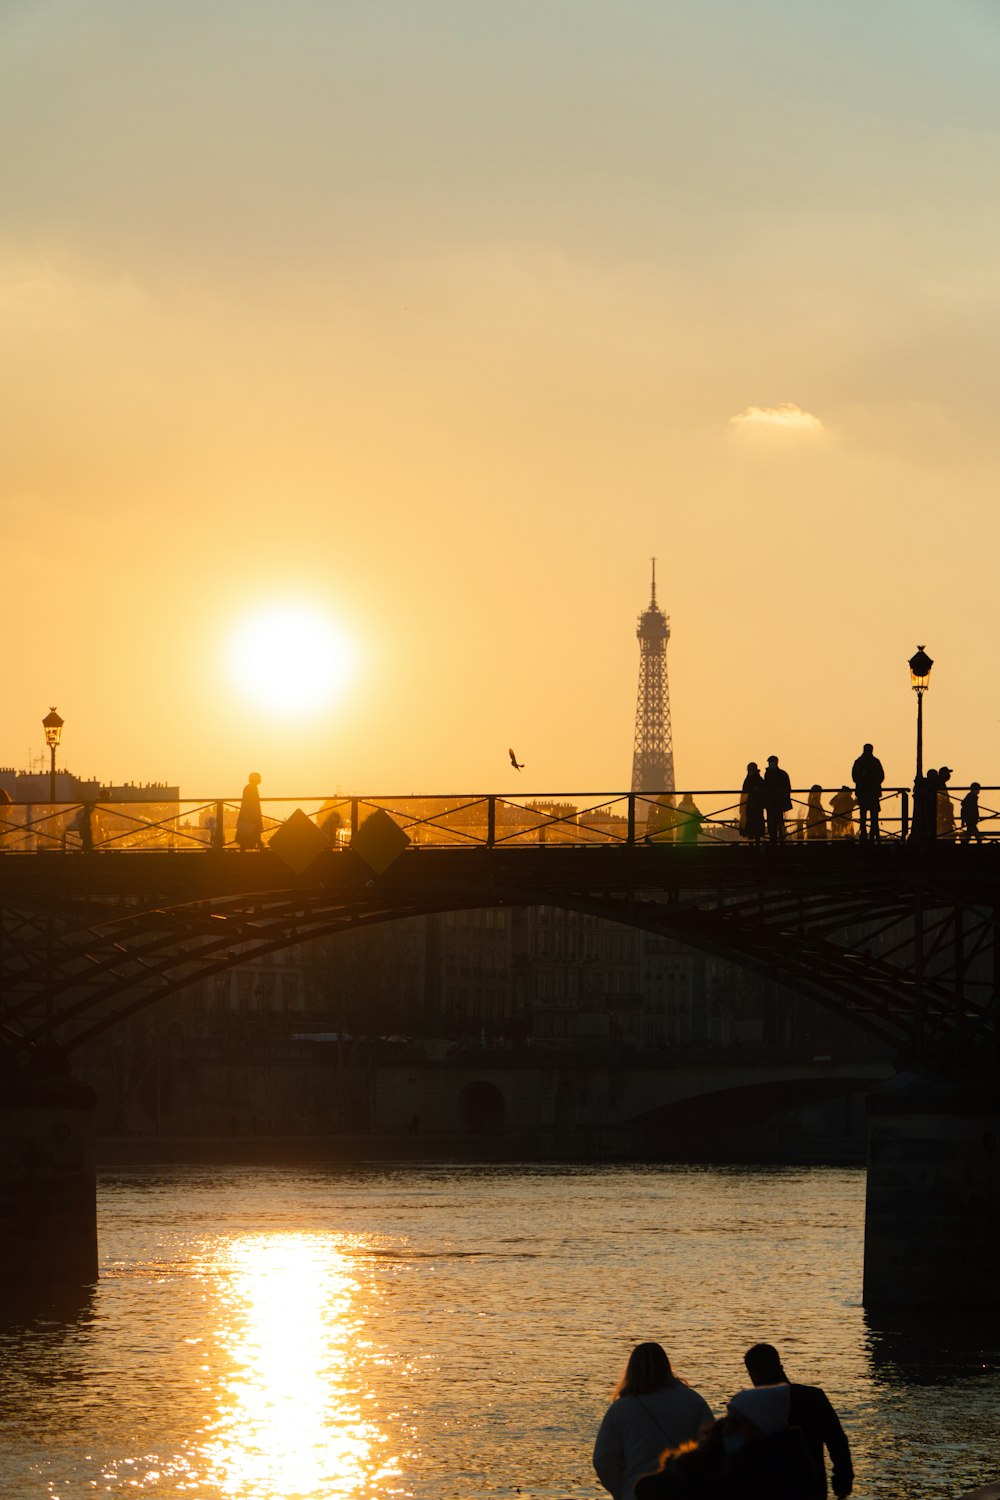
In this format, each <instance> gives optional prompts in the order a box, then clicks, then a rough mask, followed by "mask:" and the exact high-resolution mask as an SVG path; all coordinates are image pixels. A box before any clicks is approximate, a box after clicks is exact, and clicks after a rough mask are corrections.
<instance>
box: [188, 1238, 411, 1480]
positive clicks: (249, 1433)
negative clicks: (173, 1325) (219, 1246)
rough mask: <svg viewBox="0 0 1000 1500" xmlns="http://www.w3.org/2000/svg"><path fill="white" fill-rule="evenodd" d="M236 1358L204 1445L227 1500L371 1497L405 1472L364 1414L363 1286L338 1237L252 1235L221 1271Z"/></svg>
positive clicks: (233, 1247)
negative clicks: (378, 1485)
mask: <svg viewBox="0 0 1000 1500" xmlns="http://www.w3.org/2000/svg"><path fill="white" fill-rule="evenodd" d="M213 1269H214V1274H215V1277H216V1278H217V1282H216V1284H217V1288H218V1292H219V1306H218V1325H217V1334H216V1337H217V1341H218V1348H219V1351H220V1353H221V1354H222V1355H223V1356H224V1365H223V1369H222V1371H221V1372H220V1373H221V1380H220V1381H219V1384H218V1388H217V1404H216V1409H215V1412H214V1415H213V1416H212V1418H210V1421H209V1425H208V1431H207V1433H206V1437H207V1441H206V1442H205V1444H204V1446H203V1450H202V1451H203V1455H204V1459H205V1463H206V1466H207V1468H208V1470H209V1472H210V1473H211V1475H212V1480H213V1482H214V1484H215V1485H216V1486H217V1487H218V1492H219V1493H220V1494H221V1495H225V1496H231V1497H233V1500H237V1497H238V1500H250V1497H258V1496H259V1497H264V1496H267V1497H271V1496H272V1495H276V1494H278V1495H282V1496H296V1497H301V1500H323V1497H326V1496H332V1495H358V1494H361V1493H365V1492H366V1491H367V1490H368V1488H369V1487H370V1486H371V1485H372V1484H373V1483H374V1482H375V1481H377V1480H384V1479H386V1478H388V1477H389V1476H391V1474H392V1473H394V1472H395V1470H394V1467H393V1464H392V1462H391V1460H390V1459H389V1457H388V1455H387V1453H386V1451H385V1449H386V1437H385V1435H384V1434H382V1433H381V1432H380V1430H379V1428H378V1426H377V1425H376V1424H375V1423H374V1422H372V1421H371V1420H370V1419H368V1418H367V1417H364V1416H362V1414H361V1406H362V1401H363V1398H364V1394H365V1392H364V1389H363V1377H362V1375H361V1372H360V1370H359V1369H358V1361H357V1359H356V1356H357V1354H358V1352H359V1351H362V1350H363V1349H364V1344H363V1343H362V1342H360V1341H359V1339H358V1330H359V1328H360V1326H361V1322H362V1319H361V1315H360V1313H361V1310H360V1308H359V1305H358V1304H359V1290H360V1289H359V1285H358V1280H357V1276H356V1274H355V1273H354V1269H353V1266H352V1263H351V1261H350V1259H349V1258H348V1257H347V1256H346V1255H345V1254H344V1253H343V1251H342V1250H340V1249H338V1248H337V1246H336V1245H334V1244H333V1243H332V1242H331V1241H330V1240H329V1239H328V1238H326V1237H323V1236H316V1235H308V1234H295V1233H286V1234H272V1235H260V1236H252V1237H248V1238H246V1239H241V1240H238V1241H234V1242H231V1243H230V1244H229V1245H228V1246H227V1247H226V1251H225V1253H224V1255H223V1256H222V1257H221V1258H220V1260H219V1261H218V1262H217V1264H216V1266H215V1267H214V1268H213Z"/></svg>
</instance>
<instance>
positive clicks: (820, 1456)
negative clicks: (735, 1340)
mask: <svg viewBox="0 0 1000 1500" xmlns="http://www.w3.org/2000/svg"><path fill="white" fill-rule="evenodd" d="M743 1363H744V1364H745V1365H746V1367H747V1374H748V1375H749V1376H750V1379H751V1380H752V1381H753V1383H754V1386H755V1387H759V1388H761V1389H768V1390H770V1389H772V1388H773V1385H774V1383H775V1382H776V1381H785V1382H787V1383H788V1391H789V1417H788V1419H789V1421H790V1422H791V1423H792V1425H793V1426H795V1427H799V1428H801V1430H802V1436H803V1437H804V1439H805V1444H806V1450H807V1452H808V1454H809V1458H810V1461H811V1463H812V1466H813V1469H814V1471H815V1475H816V1486H815V1489H814V1491H813V1496H814V1500H824V1497H825V1495H826V1493H827V1480H826V1454H825V1453H824V1449H825V1450H826V1453H829V1455H830V1464H831V1467H832V1475H831V1482H832V1488H833V1493H834V1494H835V1495H836V1496H837V1497H838V1500H843V1497H844V1496H846V1495H849V1494H850V1493H851V1490H852V1489H853V1488H854V1466H853V1464H852V1463H851V1449H850V1445H849V1443H848V1441H847V1437H846V1434H845V1432H844V1429H843V1427H842V1426H841V1425H840V1418H839V1417H838V1416H837V1413H836V1412H835V1411H834V1409H833V1407H832V1406H831V1405H830V1401H829V1398H828V1397H827V1395H826V1392H825V1391H821V1390H820V1388H819V1386H817V1385H798V1384H796V1383H795V1382H792V1381H789V1380H788V1376H787V1375H786V1374H785V1371H784V1368H783V1366H782V1363H781V1356H780V1355H779V1353H778V1351H777V1349H775V1347H774V1345H773V1344H754V1345H753V1347H752V1348H750V1349H748V1350H747V1352H746V1354H744V1356H743Z"/></svg>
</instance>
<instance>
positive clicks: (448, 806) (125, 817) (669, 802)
mask: <svg viewBox="0 0 1000 1500" xmlns="http://www.w3.org/2000/svg"><path fill="white" fill-rule="evenodd" d="M843 790H844V789H843V788H830V787H828V788H817V787H811V788H799V789H796V790H795V791H793V793H792V808H791V810H790V811H789V812H788V813H787V814H786V817H785V831H786V838H787V839H788V840H789V841H790V842H792V843H799V842H801V843H804V844H807V845H811V846H815V845H817V844H826V843H830V842H834V843H836V842H845V841H849V840H851V839H856V838H857V837H858V833H859V824H858V813H857V810H856V809H855V808H853V807H851V808H847V809H846V811H845V810H842V811H840V812H839V813H838V812H837V811H836V810H835V808H831V802H834V799H835V798H837V797H838V796H839V795H840V794H841V793H842V792H843ZM966 790H967V789H966V788H964V787H956V788H948V791H947V794H939V798H938V803H937V807H936V813H937V819H936V823H937V836H938V838H939V839H943V840H945V841H948V840H951V841H954V839H955V838H956V837H958V836H959V833H960V818H959V807H960V803H961V799H962V795H963V794H964V792H965V791H966ZM991 801H992V803H997V804H998V806H993V805H991ZM835 806H836V804H835ZM845 806H846V804H843V803H841V807H842V808H844V807H845ZM980 806H981V809H982V816H983V820H984V824H985V826H984V828H983V834H984V836H985V837H986V838H988V839H992V840H996V839H997V838H998V837H1000V788H998V787H984V788H983V789H982V790H981V792H980ZM296 809H299V810H301V811H302V812H303V813H304V814H305V815H306V816H307V817H308V818H309V819H310V820H311V821H312V822H313V823H314V824H315V826H316V827H317V828H318V829H320V830H321V831H322V833H323V835H324V837H325V839H326V840H327V842H328V843H329V845H330V847H331V848H333V849H340V848H346V847H349V845H350V843H351V839H352V837H353V835H354V834H356V833H357V831H358V829H359V828H360V827H361V826H362V825H363V824H364V823H365V821H366V820H367V819H368V818H369V817H371V816H372V814H373V813H375V812H377V811H382V812H385V813H387V814H388V815H389V816H390V817H391V818H392V819H393V821H394V822H395V823H396V824H397V825H398V826H399V827H400V828H402V830H403V831H404V832H405V833H406V835H407V837H408V838H409V839H410V842H411V844H413V845H415V846H416V847H417V848H424V847H426V848H453V849H463V848H464V849H468V848H477V847H486V848H491V849H503V848H517V847H521V846H525V845H540V844H542V845H552V846H563V847H565V846H570V845H572V846H575V847H580V846H595V847H596V846H622V845H624V846H628V847H631V846H634V845H637V844H646V845H652V846H660V847H666V846H670V845H689V844H697V845H699V846H702V847H704V846H710V845H718V846H725V845H734V844H740V843H742V842H743V840H742V838H741V826H742V822H743V808H742V805H741V795H740V793H739V792H738V791H732V790H721V791H720V790H712V789H707V790H700V791H698V790H696V791H693V792H674V793H672V794H667V793H662V794H659V795H656V794H652V793H639V792H613V793H580V792H575V793H562V792H560V793H556V794H539V795H535V796H526V797H523V798H514V797H506V796H497V795H492V794H485V795H474V794H470V795H442V796H427V797H415V796H396V797H393V796H389V797H383V796H378V797H367V796H340V795H337V796H334V797H327V798H322V797H314V798H306V799H294V798H268V799H264V800H263V801H262V813H263V822H264V831H263V842H264V844H265V845H266V844H267V842H268V840H269V838H270V836H271V835H272V834H273V833H274V832H275V831H276V830H277V829H278V828H280V827H281V826H282V824H283V823H284V822H285V821H286V819H287V818H288V817H289V816H290V814H291V813H292V812H293V811H295V810H296ZM238 814H239V801H238V799H236V798H218V799H208V800H205V799H201V800H199V799H184V800H179V801H176V802H174V801H170V802H163V801H159V802H141V801H115V802H112V801H109V802H101V801H94V802H82V803H81V802H75V803H13V804H7V805H5V806H0V853H13V854H29V853H30V854H37V853H91V852H93V853H106V854H118V853H135V852H149V851H159V852H164V853H171V852H174V853H176V852H180V851H184V850H187V851H196V852H197V851H201V852H204V853H208V852H210V851H212V850H215V851H221V850H230V849H236V848H237V847H238V845H237V843H236V823H237V817H238ZM910 816H911V796H910V792H909V790H908V789H907V788H905V787H886V788H885V789H884V790H883V796H882V804H881V808H880V816H879V823H880V831H881V837H882V838H883V840H884V841H886V842H892V841H898V840H900V839H905V838H906V837H907V835H908V833H909V831H910ZM991 820H992V821H991Z"/></svg>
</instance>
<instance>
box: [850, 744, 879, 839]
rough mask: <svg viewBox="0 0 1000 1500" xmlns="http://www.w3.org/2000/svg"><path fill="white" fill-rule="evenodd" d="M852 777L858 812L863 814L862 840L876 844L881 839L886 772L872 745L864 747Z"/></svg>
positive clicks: (853, 768) (852, 771)
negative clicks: (880, 805)
mask: <svg viewBox="0 0 1000 1500" xmlns="http://www.w3.org/2000/svg"><path fill="white" fill-rule="evenodd" d="M851 776H852V777H853V779H854V790H855V793H856V795H857V799H858V812H859V813H860V814H861V840H862V843H863V842H864V841H865V840H866V839H869V838H870V839H872V840H873V841H874V842H875V843H877V842H878V841H879V839H880V838H881V834H880V833H879V828H878V809H879V803H880V802H881V801H882V783H883V781H884V780H885V772H884V771H883V769H882V762H881V761H880V760H879V759H878V757H877V756H876V754H875V751H874V750H873V749H872V747H871V745H864V746H862V749H861V754H860V755H859V756H858V758H857V760H856V761H855V762H854V765H853V766H852V767H851Z"/></svg>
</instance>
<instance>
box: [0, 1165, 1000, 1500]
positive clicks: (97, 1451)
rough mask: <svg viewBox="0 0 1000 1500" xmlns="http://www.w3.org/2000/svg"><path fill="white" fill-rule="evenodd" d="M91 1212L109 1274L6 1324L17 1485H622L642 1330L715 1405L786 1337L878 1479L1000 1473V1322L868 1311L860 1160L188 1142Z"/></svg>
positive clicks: (121, 1490)
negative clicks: (445, 1152) (625, 1414)
mask: <svg viewBox="0 0 1000 1500" xmlns="http://www.w3.org/2000/svg"><path fill="white" fill-rule="evenodd" d="M98 1212H99V1225H100V1235H101V1279H100V1282H99V1284H98V1286H97V1287H96V1288H95V1289H94V1290H93V1291H91V1292H89V1293H87V1294H86V1295H83V1296H81V1297H80V1298H78V1299H75V1300H74V1302H73V1304H72V1305H70V1306H59V1307H50V1306H40V1307H38V1308H36V1309H34V1310H33V1311H31V1310H27V1309H23V1310H21V1311H20V1312H18V1313H12V1312H10V1311H8V1312H7V1313H6V1314H5V1321H4V1322H3V1323H2V1324H0V1422H2V1431H0V1495H2V1496H4V1497H5V1500H22V1497H24V1500H34V1497H36V1496H48V1497H52V1500H76V1497H82V1496H93V1495H95V1494H96V1495H118V1494H122V1495H125V1494H128V1495H139V1496H185V1497H188V1500H293V1497H294V1500H330V1497H335V1496H350V1497H368V1496H372V1497H374V1496H387V1497H400V1500H402V1497H414V1500H475V1497H478V1496H511V1497H513V1496H515V1495H520V1496H521V1497H524V1500H532V1497H534V1500H542V1497H546V1500H549V1497H552V1500H558V1497H573V1500H577V1497H581V1496H588V1497H594V1496H597V1495H603V1494H604V1492H603V1491H602V1490H600V1489H599V1486H598V1485H597V1482H596V1479H595V1478H594V1475H593V1471H592V1469H591V1467H590V1451H591V1445H592V1442H593V1436H594V1431H595V1428H596V1426H597V1423H598V1421H599V1419H600V1417H601V1415H602V1413H603V1411H604V1409H605V1406H606V1405H607V1400H608V1395H609V1391H610V1387H611V1385H612V1384H613V1382H614V1380H615V1378H616V1377H617V1375H618V1373H619V1372H620V1369H621V1366H622V1364H623V1362H624V1359H625V1356H626V1355H627V1353H628V1351H629V1349H630V1348H631V1346H632V1345H633V1344H634V1343H636V1342H638V1341H639V1340H641V1339H647V1338H654V1339H657V1340H659V1341H660V1342H662V1343H663V1344H664V1345H665V1347H666V1348H667V1350H668V1351H669V1353H670V1354H671V1356H672V1358H673V1361H674V1365H675V1368H676V1369H677V1371H678V1372H679V1373H680V1374H681V1375H683V1376H684V1377H685V1378H686V1379H687V1380H688V1381H689V1382H690V1383H691V1384H692V1385H694V1386H695V1387H696V1388H697V1389H698V1390H700V1391H701V1392H702V1394H703V1395H704V1396H705V1397H706V1399H707V1400H708V1402H709V1403H710V1405H711V1406H712V1407H713V1409H715V1410H716V1411H721V1409H722V1407H723V1404H724V1402H725V1400H726V1398H727V1397H728V1396H730V1395H731V1394H732V1393H733V1392H734V1391H735V1390H737V1389H738V1388H739V1387H740V1386H742V1385H745V1384H746V1383H747V1382H746V1377H745V1374H744V1371H743V1366H742V1361H741V1355H742V1352H743V1350H744V1349H745V1348H746V1347H747V1346H748V1345H749V1344H751V1343H754V1342H757V1341H758V1340H767V1341H768V1342H771V1343H775V1344H777V1345H778V1347H779V1348H780V1350H781V1352H782V1354H783V1356H784V1358H785V1364H786V1367H787V1368H788V1370H789V1373H790V1375H791V1376H792V1378H798V1379H801V1380H804V1381H806V1382H813V1383H816V1384H821V1385H823V1386H824V1387H825V1388H826V1390H827V1392H828V1394H829V1395H830V1396H831V1398H832V1399H833V1401H834V1404H835V1405H836V1407H837V1408H838V1410H839V1412H840V1414H841V1418H842V1420H843V1422H844V1425H845V1427H846V1428H847V1430H848V1434H849V1437H850V1439H851V1442H852V1447H853V1451H854V1457H855V1466H856V1469H857V1483H856V1491H855V1492H856V1494H857V1495H858V1496H860V1497H864V1496H872V1497H877V1500H901V1497H902V1500H906V1497H910V1496H912V1497H914V1500H917V1497H919V1500H936V1497H941V1500H945V1497H953V1496H957V1495H959V1494H961V1493H962V1491H964V1490H966V1489H968V1488H971V1487H974V1486H976V1485H981V1484H986V1483H988V1482H993V1481H995V1480H997V1479H1000V1337H998V1331H997V1327H996V1323H995V1321H994V1322H992V1323H983V1322H980V1323H979V1324H978V1325H977V1324H975V1323H973V1325H972V1327H971V1328H963V1327H959V1326H956V1324H955V1322H954V1320H952V1319H940V1320H935V1321H934V1322H932V1323H930V1324H928V1323H926V1322H923V1323H921V1324H919V1325H915V1329H914V1328H911V1329H910V1330H906V1329H903V1328H900V1327H897V1326H889V1327H873V1326H871V1325H870V1324H869V1323H868V1322H867V1321H866V1318H865V1315H864V1312H863V1309H862V1307H861V1301H860V1291H861V1262H862V1237H863V1224H864V1173H863V1172H862V1171H858V1170H840V1169H832V1168H830V1169H824V1168H819V1169H805V1170H803V1169H787V1168H775V1169H759V1170H758V1169H747V1168H730V1169H727V1168H718V1167H704V1168H699V1167H631V1168H630V1167H572V1166H567V1167H558V1166H545V1167H515V1166H443V1165H441V1166H419V1165H418V1166H414V1165H409V1164H408V1165H405V1166H402V1165H401V1166H398V1167H397V1166H392V1165H384V1164H380V1165H378V1166H375V1165H371V1166H356V1167H353V1168H342V1167H336V1168H313V1167H310V1168H298V1167H294V1168H284V1169H274V1168H252V1167H216V1168H207V1167H204V1166H200V1167H182V1166H173V1167H169V1168H163V1167H155V1168H142V1169H130V1170H128V1171H121V1170H118V1171H114V1172H110V1171H109V1172H105V1173H103V1174H102V1176H101V1179H100V1183H99V1199H98Z"/></svg>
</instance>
